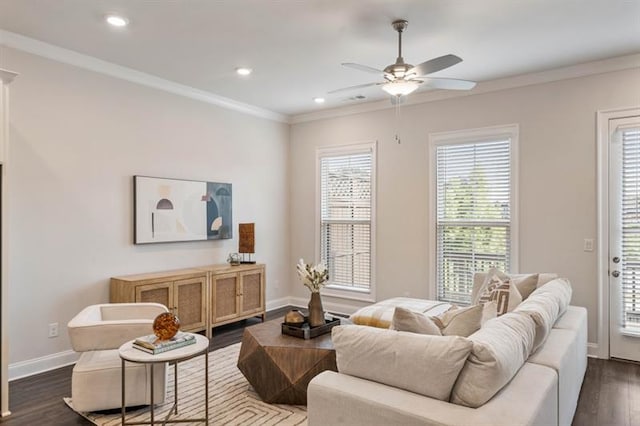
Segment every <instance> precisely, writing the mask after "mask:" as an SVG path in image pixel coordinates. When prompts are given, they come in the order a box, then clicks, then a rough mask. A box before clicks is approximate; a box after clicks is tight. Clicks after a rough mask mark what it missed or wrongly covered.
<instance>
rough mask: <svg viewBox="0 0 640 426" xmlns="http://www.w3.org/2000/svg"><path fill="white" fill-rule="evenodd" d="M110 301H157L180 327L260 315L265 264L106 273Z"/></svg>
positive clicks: (209, 325)
mask: <svg viewBox="0 0 640 426" xmlns="http://www.w3.org/2000/svg"><path fill="white" fill-rule="evenodd" d="M109 299H110V301H111V302H112V303H126V302H156V303H162V304H163V305H165V306H166V307H167V308H169V310H170V311H171V312H173V313H175V314H176V315H178V317H179V318H180V328H181V329H182V330H184V331H202V330H206V332H207V336H209V337H210V336H211V328H212V327H215V326H217V325H222V324H227V323H230V322H234V321H239V320H241V319H245V318H250V317H253V316H262V320H263V321H264V319H265V265H263V264H244V265H239V266H230V265H227V264H224V265H209V266H202V267H197V268H188V269H178V270H174V271H163V272H154V273H149V274H136V275H127V276H121V277H113V278H111V288H110V297H109Z"/></svg>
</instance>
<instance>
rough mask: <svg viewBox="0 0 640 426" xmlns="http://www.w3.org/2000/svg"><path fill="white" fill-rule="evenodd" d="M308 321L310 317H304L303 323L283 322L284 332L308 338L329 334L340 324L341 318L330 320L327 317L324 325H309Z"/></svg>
mask: <svg viewBox="0 0 640 426" xmlns="http://www.w3.org/2000/svg"><path fill="white" fill-rule="evenodd" d="M308 321H309V317H304V322H303V323H302V324H287V323H284V322H283V323H282V334H286V335H289V336H293V337H299V338H300V339H305V340H308V339H313V338H314V337H318V336H322V335H323V334H327V333H329V332H331V329H332V328H333V327H335V326H336V325H340V318H335V317H334V318H332V319H330V320H327V319H325V323H324V325H320V326H318V327H309V322H308Z"/></svg>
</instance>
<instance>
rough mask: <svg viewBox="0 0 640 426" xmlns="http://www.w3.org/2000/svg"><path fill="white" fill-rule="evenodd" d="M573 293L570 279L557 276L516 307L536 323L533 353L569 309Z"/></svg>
mask: <svg viewBox="0 0 640 426" xmlns="http://www.w3.org/2000/svg"><path fill="white" fill-rule="evenodd" d="M571 294H572V290H571V284H570V283H569V281H568V280H567V279H565V278H556V279H554V280H551V281H549V282H548V283H545V285H543V286H542V287H540V288H538V289H537V290H536V291H534V292H533V293H531V296H529V298H527V300H525V301H524V302H522V303H521V304H520V305H518V307H517V308H516V309H515V311H516V312H522V313H526V314H528V315H529V316H531V318H532V319H533V321H534V322H535V324H536V338H535V341H534V343H533V349H532V351H531V352H532V353H533V352H535V351H536V350H538V348H539V347H540V346H542V344H543V343H544V342H545V341H546V340H547V337H548V336H549V333H550V332H551V329H552V328H553V325H554V324H555V323H556V321H557V320H558V318H559V317H560V316H561V315H562V314H563V313H564V312H565V311H566V310H567V306H569V302H570V301H571Z"/></svg>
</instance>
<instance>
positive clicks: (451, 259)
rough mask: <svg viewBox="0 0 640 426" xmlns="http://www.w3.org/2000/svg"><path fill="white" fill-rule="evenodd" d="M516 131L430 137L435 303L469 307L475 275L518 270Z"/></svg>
mask: <svg viewBox="0 0 640 426" xmlns="http://www.w3.org/2000/svg"><path fill="white" fill-rule="evenodd" d="M517 130H518V129H517V126H509V127H500V128H487V129H478V130H472V131H463V132H451V133H443V134H437V135H432V136H431V159H432V161H431V164H432V166H433V169H434V173H433V175H432V180H433V181H434V182H432V185H431V188H432V194H434V198H433V199H432V202H434V204H435V209H434V211H432V227H431V229H432V232H434V233H433V234H432V235H434V239H435V242H434V244H433V245H435V250H432V251H431V253H432V255H431V256H432V257H433V258H434V261H435V268H432V270H433V269H435V283H436V286H435V287H436V289H435V291H436V294H435V296H436V298H437V299H438V300H443V301H447V302H452V303H460V304H468V303H470V302H471V289H472V287H473V273H474V272H476V271H486V270H488V269H490V268H492V267H495V268H498V269H500V270H503V271H515V270H516V269H517V265H515V264H514V259H516V258H517V256H516V255H515V253H514V247H516V244H515V236H516V235H515V234H516V232H517V229H516V227H515V226H514V218H515V217H516V216H515V207H516V203H515V202H514V200H515V191H514V188H515V183H514V182H515V179H514V176H516V173H515V170H514V164H515V162H514V158H516V155H515V148H516V143H517V139H516V138H517ZM434 175H435V176H434ZM432 247H433V246H432ZM432 262H433V261H432ZM432 265H433V263H432Z"/></svg>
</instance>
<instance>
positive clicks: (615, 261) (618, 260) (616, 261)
mask: <svg viewBox="0 0 640 426" xmlns="http://www.w3.org/2000/svg"><path fill="white" fill-rule="evenodd" d="M612 260H613V263H620V258H619V257H618V256H616V257H614V258H613V259H612Z"/></svg>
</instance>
